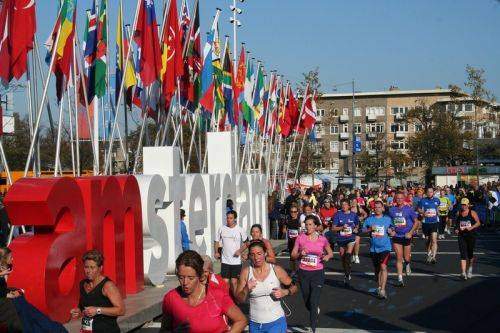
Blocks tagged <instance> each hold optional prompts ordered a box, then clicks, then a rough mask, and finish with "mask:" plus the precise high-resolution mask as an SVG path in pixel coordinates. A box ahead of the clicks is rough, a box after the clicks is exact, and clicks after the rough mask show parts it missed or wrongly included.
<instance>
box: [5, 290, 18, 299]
mask: <svg viewBox="0 0 500 333" xmlns="http://www.w3.org/2000/svg"><path fill="white" fill-rule="evenodd" d="M19 296H21V293H20V292H19V291H18V290H14V291H11V292H9V293H8V294H7V298H17V297H19Z"/></svg>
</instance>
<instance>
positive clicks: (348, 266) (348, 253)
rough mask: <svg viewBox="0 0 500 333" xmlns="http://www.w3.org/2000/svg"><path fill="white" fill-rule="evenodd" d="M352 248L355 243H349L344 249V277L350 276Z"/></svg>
mask: <svg viewBox="0 0 500 333" xmlns="http://www.w3.org/2000/svg"><path fill="white" fill-rule="evenodd" d="M354 246H355V242H351V243H349V244H347V247H346V248H345V250H344V251H345V253H344V257H345V263H346V265H345V267H344V271H345V273H346V275H351V265H352V263H351V258H352V252H353V251H354Z"/></svg>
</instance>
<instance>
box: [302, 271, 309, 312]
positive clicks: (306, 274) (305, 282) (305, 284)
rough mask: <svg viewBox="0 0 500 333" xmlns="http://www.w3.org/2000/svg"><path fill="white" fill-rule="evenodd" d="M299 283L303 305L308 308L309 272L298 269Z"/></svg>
mask: <svg viewBox="0 0 500 333" xmlns="http://www.w3.org/2000/svg"><path fill="white" fill-rule="evenodd" d="M299 283H300V291H301V293H302V299H303V300H304V305H305V306H306V309H307V310H310V309H311V304H310V297H311V282H310V276H309V272H307V271H304V270H302V269H299Z"/></svg>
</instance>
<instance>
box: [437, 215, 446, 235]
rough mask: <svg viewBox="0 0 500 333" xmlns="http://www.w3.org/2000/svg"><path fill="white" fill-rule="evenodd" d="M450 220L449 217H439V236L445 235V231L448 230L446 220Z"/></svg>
mask: <svg viewBox="0 0 500 333" xmlns="http://www.w3.org/2000/svg"><path fill="white" fill-rule="evenodd" d="M447 218H448V216H447V215H444V216H439V232H438V234H439V235H444V229H446V219H447Z"/></svg>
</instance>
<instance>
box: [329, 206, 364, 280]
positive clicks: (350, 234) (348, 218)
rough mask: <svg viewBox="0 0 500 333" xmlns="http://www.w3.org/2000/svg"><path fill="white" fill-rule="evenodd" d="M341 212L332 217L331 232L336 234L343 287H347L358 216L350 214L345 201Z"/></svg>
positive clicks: (349, 207) (349, 278)
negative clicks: (342, 273)
mask: <svg viewBox="0 0 500 333" xmlns="http://www.w3.org/2000/svg"><path fill="white" fill-rule="evenodd" d="M341 205H342V210H341V211H339V212H337V214H335V216H334V217H333V225H332V230H333V231H334V232H338V235H337V244H338V245H339V254H340V258H341V259H342V267H343V268H344V285H345V286H346V287H349V285H350V281H351V257H352V251H353V250H354V243H355V242H356V233H357V232H358V227H359V219H358V215H356V214H355V213H353V212H351V206H350V205H349V201H348V200H347V199H344V200H342V202H341Z"/></svg>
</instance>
